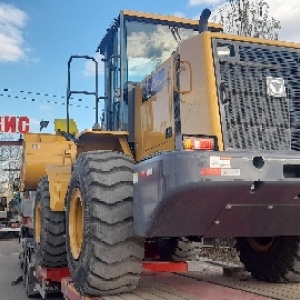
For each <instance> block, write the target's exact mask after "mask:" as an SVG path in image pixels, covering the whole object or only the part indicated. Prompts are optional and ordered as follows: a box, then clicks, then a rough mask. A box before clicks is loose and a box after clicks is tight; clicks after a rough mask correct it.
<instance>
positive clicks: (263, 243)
mask: <svg viewBox="0 0 300 300" xmlns="http://www.w3.org/2000/svg"><path fill="white" fill-rule="evenodd" d="M247 241H248V243H249V245H250V247H251V248H252V249H253V250H255V251H259V252H265V251H268V250H269V249H270V248H271V246H272V245H273V242H274V238H273V237H272V238H248V239H247Z"/></svg>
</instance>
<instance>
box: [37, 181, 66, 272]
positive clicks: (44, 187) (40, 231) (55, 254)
mask: <svg viewBox="0 0 300 300" xmlns="http://www.w3.org/2000/svg"><path fill="white" fill-rule="evenodd" d="M65 226H66V224H65V212H54V211H51V209H50V194H49V182H48V177H42V178H41V180H40V182H39V184H38V188H37V193H36V198H35V203H34V239H35V242H36V245H37V261H38V263H39V264H40V265H42V266H43V267H50V268H54V267H63V266H67V264H68V263H67V250H66V238H65V232H66V229H65Z"/></svg>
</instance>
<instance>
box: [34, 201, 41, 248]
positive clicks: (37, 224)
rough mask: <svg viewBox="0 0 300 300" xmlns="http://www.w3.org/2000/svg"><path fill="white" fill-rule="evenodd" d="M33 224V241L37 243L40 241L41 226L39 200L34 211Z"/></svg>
mask: <svg viewBox="0 0 300 300" xmlns="http://www.w3.org/2000/svg"><path fill="white" fill-rule="evenodd" d="M34 226H35V235H34V236H35V242H36V243H37V244H39V243H40V242H41V227H42V218H41V202H37V203H36V206H35V212H34Z"/></svg>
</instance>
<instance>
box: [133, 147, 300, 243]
mask: <svg viewBox="0 0 300 300" xmlns="http://www.w3.org/2000/svg"><path fill="white" fill-rule="evenodd" d="M297 154H298V153H297V152H296V153H295V152H285V153H283V152H281V153H278V154H277V153H272V154H271V153H270V152H236V151H235V152H184V151H176V152H166V153H163V154H161V155H159V156H157V157H154V158H152V159H149V160H146V161H144V162H141V163H139V164H137V165H136V166H135V170H134V172H135V173H134V218H135V231H136V234H137V235H138V236H143V237H170V236H202V237H209V238H217V237H219V238H227V237H241V236H279V235H300V223H299V220H300V156H299V158H297Z"/></svg>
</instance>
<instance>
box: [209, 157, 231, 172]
mask: <svg viewBox="0 0 300 300" xmlns="http://www.w3.org/2000/svg"><path fill="white" fill-rule="evenodd" d="M209 166H210V168H220V169H230V168H231V158H230V157H220V156H211V157H210V158H209Z"/></svg>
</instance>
